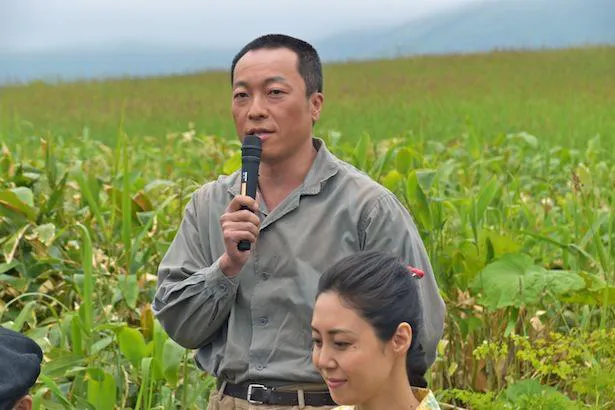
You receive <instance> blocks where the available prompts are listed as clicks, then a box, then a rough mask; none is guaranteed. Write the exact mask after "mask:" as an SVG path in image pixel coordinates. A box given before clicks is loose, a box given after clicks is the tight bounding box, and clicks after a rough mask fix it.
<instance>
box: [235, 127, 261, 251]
mask: <svg viewBox="0 0 615 410" xmlns="http://www.w3.org/2000/svg"><path fill="white" fill-rule="evenodd" d="M261 151H262V142H261V139H260V138H259V137H258V136H256V135H246V137H245V138H244V140H243V144H242V145H241V195H248V196H250V197H252V198H254V199H256V187H257V186H258V167H259V165H260V162H261ZM241 209H248V208H247V207H245V206H242V207H241ZM237 249H239V250H240V251H247V250H249V249H250V242H249V241H247V240H245V239H242V240H241V241H239V243H238V244H237Z"/></svg>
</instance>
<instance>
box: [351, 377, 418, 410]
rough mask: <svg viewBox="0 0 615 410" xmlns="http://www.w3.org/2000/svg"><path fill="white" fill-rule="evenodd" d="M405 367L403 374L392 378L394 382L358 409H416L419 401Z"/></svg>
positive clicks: (357, 409) (357, 407)
mask: <svg viewBox="0 0 615 410" xmlns="http://www.w3.org/2000/svg"><path fill="white" fill-rule="evenodd" d="M405 371H406V370H405V369H403V375H399V376H398V377H394V378H392V379H393V380H392V383H388V384H386V385H384V386H383V388H382V390H381V391H380V393H379V394H378V395H377V396H375V397H373V398H372V399H370V400H369V401H367V402H365V403H362V404H361V405H359V406H355V408H356V410H381V409H387V410H411V409H416V408H417V407H418V405H419V401H418V400H417V398H416V397H415V396H414V393H413V392H412V387H411V386H410V383H409V382H408V378H407V377H406V374H405Z"/></svg>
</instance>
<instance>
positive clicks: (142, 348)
mask: <svg viewBox="0 0 615 410" xmlns="http://www.w3.org/2000/svg"><path fill="white" fill-rule="evenodd" d="M118 338H119V341H120V351H121V352H122V354H123V355H124V356H126V358H127V359H128V360H130V363H132V365H133V366H135V367H136V368H138V367H139V366H140V365H141V359H143V357H145V355H146V352H147V347H146V345H145V339H144V338H143V335H142V334H141V332H139V331H138V330H137V329H133V328H131V327H124V328H122V329H121V330H120V331H119V332H118Z"/></svg>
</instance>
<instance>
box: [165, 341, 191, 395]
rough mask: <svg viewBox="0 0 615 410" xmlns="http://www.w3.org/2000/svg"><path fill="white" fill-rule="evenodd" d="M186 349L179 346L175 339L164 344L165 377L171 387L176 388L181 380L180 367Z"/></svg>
mask: <svg viewBox="0 0 615 410" xmlns="http://www.w3.org/2000/svg"><path fill="white" fill-rule="evenodd" d="M185 350H186V349H184V348H183V347H181V346H180V345H178V344H177V343H176V342H175V341H173V339H171V338H169V339H167V340H166V342H165V343H164V350H163V353H162V368H163V371H164V376H165V377H166V378H167V380H168V381H169V384H171V386H174V387H175V386H176V385H177V381H178V379H179V374H178V372H179V366H180V365H181V362H182V357H183V355H184V352H185Z"/></svg>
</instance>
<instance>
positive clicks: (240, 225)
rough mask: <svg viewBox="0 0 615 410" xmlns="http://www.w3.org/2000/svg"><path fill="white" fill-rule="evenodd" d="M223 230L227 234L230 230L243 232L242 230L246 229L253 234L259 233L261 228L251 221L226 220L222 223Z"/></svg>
mask: <svg viewBox="0 0 615 410" xmlns="http://www.w3.org/2000/svg"><path fill="white" fill-rule="evenodd" d="M222 231H223V232H224V235H225V236H226V234H227V233H229V232H241V231H246V232H250V233H251V234H253V235H258V231H259V229H258V226H255V225H254V224H252V223H250V222H225V223H224V224H223V225H222Z"/></svg>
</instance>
